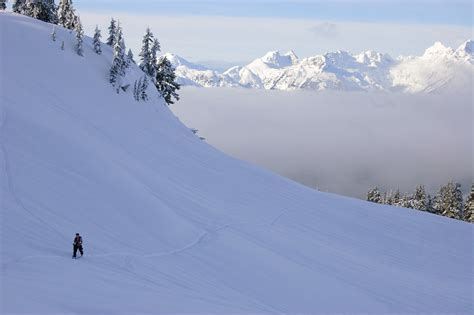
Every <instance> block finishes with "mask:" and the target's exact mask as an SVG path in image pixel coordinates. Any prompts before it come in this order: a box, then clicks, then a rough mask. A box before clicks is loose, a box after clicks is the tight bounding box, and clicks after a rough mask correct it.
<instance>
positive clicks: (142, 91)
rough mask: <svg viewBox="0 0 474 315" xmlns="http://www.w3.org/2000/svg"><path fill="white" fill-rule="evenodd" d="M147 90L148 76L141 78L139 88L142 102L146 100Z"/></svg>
mask: <svg viewBox="0 0 474 315" xmlns="http://www.w3.org/2000/svg"><path fill="white" fill-rule="evenodd" d="M147 89H148V76H146V75H145V76H143V81H142V85H141V88H140V99H141V100H142V101H147V100H148V94H147V92H146V91H147Z"/></svg>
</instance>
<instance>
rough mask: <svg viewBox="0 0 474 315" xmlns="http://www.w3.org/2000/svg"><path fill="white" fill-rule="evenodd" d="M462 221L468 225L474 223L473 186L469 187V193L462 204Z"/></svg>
mask: <svg viewBox="0 0 474 315" xmlns="http://www.w3.org/2000/svg"><path fill="white" fill-rule="evenodd" d="M462 219H463V220H464V221H466V222H469V223H474V185H472V186H471V193H470V194H469V195H468V196H467V199H466V203H465V204H464V211H463V213H462Z"/></svg>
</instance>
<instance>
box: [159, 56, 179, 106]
mask: <svg viewBox="0 0 474 315" xmlns="http://www.w3.org/2000/svg"><path fill="white" fill-rule="evenodd" d="M155 85H156V88H157V89H158V91H159V92H160V94H161V95H162V96H163V98H164V99H165V102H166V104H168V105H171V104H174V100H173V99H175V100H176V101H178V100H179V95H178V93H177V92H176V91H177V90H179V89H180V88H181V86H180V85H179V84H178V83H177V82H176V74H175V69H174V68H173V66H172V65H171V62H170V61H169V60H168V59H167V58H166V57H165V56H161V57H160V59H159V60H158V64H157V67H156V80H155Z"/></svg>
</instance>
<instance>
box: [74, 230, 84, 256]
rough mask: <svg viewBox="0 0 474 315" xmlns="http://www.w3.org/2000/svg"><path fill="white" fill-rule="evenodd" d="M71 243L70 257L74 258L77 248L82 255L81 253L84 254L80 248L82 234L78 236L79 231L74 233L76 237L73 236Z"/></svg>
mask: <svg viewBox="0 0 474 315" xmlns="http://www.w3.org/2000/svg"><path fill="white" fill-rule="evenodd" d="M72 245H73V246H74V252H73V255H72V258H76V253H77V250H79V252H80V253H81V257H82V255H84V251H83V249H82V236H80V235H79V233H76V237H75V238H74V243H73V244H72Z"/></svg>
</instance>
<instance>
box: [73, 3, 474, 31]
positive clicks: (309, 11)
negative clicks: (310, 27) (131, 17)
mask: <svg viewBox="0 0 474 315" xmlns="http://www.w3.org/2000/svg"><path fill="white" fill-rule="evenodd" d="M76 5H77V6H78V7H79V8H84V9H87V10H97V11H110V10H113V11H124V12H129V13H147V14H150V13H156V14H159V15H163V14H166V15H168V14H172V15H219V16H233V17H279V18H304V19H318V20H332V21H347V22H408V23H429V24H448V25H465V26H471V25H472V9H473V8H472V1H468V0H332V1H328V0H325V1H324V0H239V1H236V0H168V1H166V0H133V1H130V0H77V1H76Z"/></svg>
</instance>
